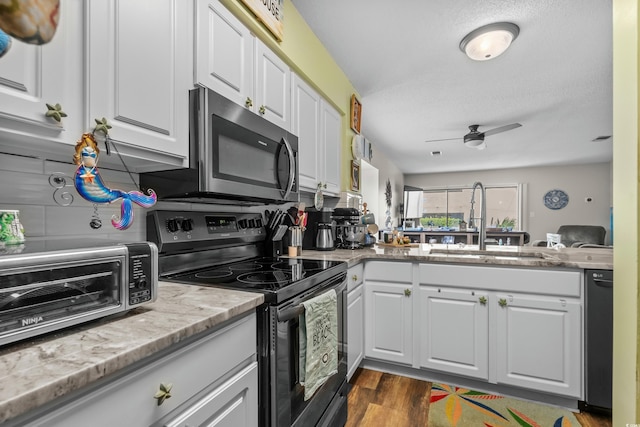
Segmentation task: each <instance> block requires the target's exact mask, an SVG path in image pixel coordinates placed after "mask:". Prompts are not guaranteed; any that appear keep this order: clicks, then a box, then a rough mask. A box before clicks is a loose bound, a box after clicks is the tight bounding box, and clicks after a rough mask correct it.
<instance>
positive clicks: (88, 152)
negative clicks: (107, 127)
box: [73, 133, 157, 230]
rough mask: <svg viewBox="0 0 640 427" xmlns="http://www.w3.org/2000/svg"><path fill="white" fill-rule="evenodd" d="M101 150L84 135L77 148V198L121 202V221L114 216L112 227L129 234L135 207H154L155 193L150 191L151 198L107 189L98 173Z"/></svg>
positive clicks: (145, 195)
mask: <svg viewBox="0 0 640 427" xmlns="http://www.w3.org/2000/svg"><path fill="white" fill-rule="evenodd" d="M99 154H100V149H99V148H98V144H97V143H96V140H95V138H94V137H93V134H91V133H84V134H82V137H81V138H80V140H79V141H78V143H77V144H76V148H75V154H74V156H73V162H74V164H76V165H78V168H77V169H76V175H75V179H74V184H75V187H76V190H77V191H78V194H80V196H82V197H83V198H84V199H86V200H88V201H90V202H93V203H113V202H115V201H117V200H119V199H122V204H121V205H120V217H118V216H117V215H113V216H112V217H111V224H112V225H113V226H114V227H115V228H117V229H118V230H126V229H127V228H129V227H130V226H131V224H132V223H133V203H135V204H137V205H138V206H141V207H143V208H149V207H151V206H153V205H154V204H155V203H156V201H157V196H156V193H155V192H154V191H153V190H151V189H149V190H148V194H144V193H142V192H140V191H136V190H134V191H128V192H127V191H122V190H116V189H111V188H108V187H107V186H106V185H105V184H104V182H103V181H102V177H101V176H100V173H99V172H98V168H97V164H98V155H99Z"/></svg>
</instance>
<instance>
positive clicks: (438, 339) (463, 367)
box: [420, 286, 489, 380]
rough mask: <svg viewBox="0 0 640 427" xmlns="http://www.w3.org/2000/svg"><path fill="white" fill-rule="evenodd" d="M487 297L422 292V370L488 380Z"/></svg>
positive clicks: (460, 292)
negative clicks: (434, 370) (426, 369)
mask: <svg viewBox="0 0 640 427" xmlns="http://www.w3.org/2000/svg"><path fill="white" fill-rule="evenodd" d="M487 303H488V293H487V292H479V291H471V290H464V289H447V288H439V287H427V286H424V287H421V288H420V320H421V322H420V325H421V331H422V332H421V337H420V366H422V367H423V368H428V369H436V370H439V371H444V372H448V373H452V374H459V375H466V376H469V377H474V378H480V379H484V380H487V379H488V378H489V307H488V305H487Z"/></svg>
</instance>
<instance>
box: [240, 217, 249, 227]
mask: <svg viewBox="0 0 640 427" xmlns="http://www.w3.org/2000/svg"><path fill="white" fill-rule="evenodd" d="M238 225H239V226H240V228H241V229H244V228H247V226H248V225H249V223H248V221H247V220H246V219H241V220H240V221H238Z"/></svg>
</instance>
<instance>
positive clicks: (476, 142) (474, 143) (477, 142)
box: [464, 138, 487, 150]
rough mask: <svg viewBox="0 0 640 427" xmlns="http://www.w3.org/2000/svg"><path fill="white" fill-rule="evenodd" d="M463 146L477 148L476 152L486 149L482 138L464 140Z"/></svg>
mask: <svg viewBox="0 0 640 427" xmlns="http://www.w3.org/2000/svg"><path fill="white" fill-rule="evenodd" d="M464 145H466V146H467V147H470V148H477V149H478V150H484V149H485V148H486V147H487V145H486V144H485V143H484V139H483V138H475V139H472V138H469V139H465V141H464Z"/></svg>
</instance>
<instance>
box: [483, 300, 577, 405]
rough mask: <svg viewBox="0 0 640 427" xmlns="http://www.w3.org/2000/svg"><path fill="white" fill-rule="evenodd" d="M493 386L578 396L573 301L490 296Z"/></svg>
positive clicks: (575, 311)
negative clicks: (494, 351) (494, 353)
mask: <svg viewBox="0 0 640 427" xmlns="http://www.w3.org/2000/svg"><path fill="white" fill-rule="evenodd" d="M496 298H497V303H496V304H493V305H494V307H495V309H496V311H497V327H496V344H497V363H496V367H497V382H498V383H499V384H500V383H501V384H509V385H514V386H519V387H526V388H531V389H535V390H538V391H544V392H549V393H556V394H561V395H566V396H572V397H577V398H580V397H581V384H582V382H581V380H580V375H581V374H580V373H581V363H580V361H581V353H582V352H581V345H582V339H581V336H582V334H581V331H582V328H581V323H580V316H581V306H580V302H579V301H575V300H570V299H567V298H559V297H554V298H550V297H544V296H539V295H519V294H506V293H498V294H496Z"/></svg>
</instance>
